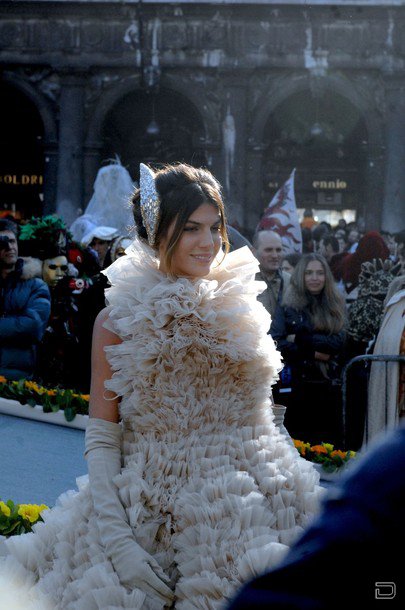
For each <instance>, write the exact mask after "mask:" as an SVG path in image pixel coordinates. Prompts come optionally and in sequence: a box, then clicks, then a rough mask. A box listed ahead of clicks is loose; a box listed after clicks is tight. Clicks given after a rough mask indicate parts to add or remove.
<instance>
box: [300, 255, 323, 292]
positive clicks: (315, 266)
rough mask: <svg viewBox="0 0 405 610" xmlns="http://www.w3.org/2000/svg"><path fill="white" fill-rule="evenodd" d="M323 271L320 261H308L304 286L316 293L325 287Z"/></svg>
mask: <svg viewBox="0 0 405 610" xmlns="http://www.w3.org/2000/svg"><path fill="white" fill-rule="evenodd" d="M325 280H326V278H325V271H324V268H323V265H322V263H321V262H320V261H310V262H309V263H308V265H307V267H306V269H305V288H306V289H307V290H308V292H309V293H310V294H313V295H316V294H319V293H321V292H322V290H323V289H324V288H325Z"/></svg>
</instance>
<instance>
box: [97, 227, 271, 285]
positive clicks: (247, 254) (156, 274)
mask: <svg viewBox="0 0 405 610" xmlns="http://www.w3.org/2000/svg"><path fill="white" fill-rule="evenodd" d="M258 270H259V263H258V261H257V259H256V258H255V257H254V255H253V254H252V252H251V250H250V248H249V247H248V246H244V247H243V248H239V249H238V250H233V251H232V252H229V253H228V254H226V255H225V257H223V254H222V252H220V253H219V255H218V256H217V258H216V260H215V261H214V262H213V265H212V268H211V271H210V273H209V274H208V275H207V276H205V277H203V278H198V279H192V278H186V277H173V276H170V275H168V274H167V273H164V272H162V271H160V270H159V259H158V258H157V256H156V254H155V251H154V250H153V249H152V248H151V247H150V246H148V245H147V244H144V243H143V242H141V241H140V240H139V239H138V238H135V239H134V241H133V242H132V244H131V245H130V246H129V247H128V248H127V249H126V255H125V256H122V257H120V258H118V259H117V260H116V261H115V262H114V263H112V265H110V266H109V267H108V268H107V269H105V270H103V271H102V273H104V275H106V276H107V278H108V280H109V282H110V284H111V286H118V285H119V284H120V283H121V282H122V281H125V282H126V281H127V280H129V279H130V278H131V277H133V279H134V280H138V281H139V280H140V279H141V276H143V278H148V284H149V285H150V286H151V285H152V284H157V283H164V284H173V283H177V282H180V283H182V284H190V285H194V286H196V287H197V286H199V285H200V284H204V283H209V282H212V281H215V282H216V283H217V284H218V285H221V284H223V283H224V282H226V281H227V280H229V279H233V278H235V277H240V278H241V279H243V278H246V279H247V278H248V277H249V278H254V277H255V275H256V273H257V271H258ZM259 283H260V284H261V282H258V284H259Z"/></svg>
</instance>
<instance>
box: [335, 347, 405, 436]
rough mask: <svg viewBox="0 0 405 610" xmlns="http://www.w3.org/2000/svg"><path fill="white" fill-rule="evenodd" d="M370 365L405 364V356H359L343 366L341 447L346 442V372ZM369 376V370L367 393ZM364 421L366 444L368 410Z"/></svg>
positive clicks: (368, 374)
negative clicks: (376, 363) (365, 364)
mask: <svg viewBox="0 0 405 610" xmlns="http://www.w3.org/2000/svg"><path fill="white" fill-rule="evenodd" d="M361 362H364V363H368V362H370V363H372V362H385V367H387V364H388V363H389V362H397V363H398V365H399V363H400V362H404V363H405V355H396V356H394V355H391V354H375V355H374V354H364V355H361V356H355V357H354V358H352V359H351V360H349V362H348V363H347V364H346V365H345V367H344V368H343V371H342V432H343V445H344V446H345V447H346V442H347V398H348V390H347V376H348V372H349V370H350V369H351V368H352V366H353V365H354V364H358V363H361ZM369 376H370V369H369V370H368V372H367V386H366V387H367V391H368V382H369ZM387 389H388V386H387V384H386V386H385V409H386V410H387V398H388V396H387ZM366 399H367V403H368V396H366ZM365 417H366V420H365V430H364V434H365V436H364V439H365V442H367V440H368V435H367V418H368V409H367V410H366V414H365Z"/></svg>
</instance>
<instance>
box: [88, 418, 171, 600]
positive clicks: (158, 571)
mask: <svg viewBox="0 0 405 610" xmlns="http://www.w3.org/2000/svg"><path fill="white" fill-rule="evenodd" d="M84 455H85V457H86V459H87V466H88V471H89V483H90V492H91V496H92V498H93V504H94V509H95V511H96V513H97V516H98V525H99V531H100V538H101V541H102V543H103V545H104V547H105V550H106V553H107V555H108V557H109V558H110V559H111V562H112V564H113V566H114V569H115V571H116V572H117V575H118V578H119V579H120V582H121V583H122V584H123V585H125V586H127V587H129V588H135V587H139V588H140V589H141V590H142V591H147V592H149V593H152V594H153V595H155V596H156V595H157V596H158V597H159V598H160V599H161V600H162V601H163V602H164V603H165V604H167V605H170V604H171V602H172V601H173V598H174V595H173V591H172V590H171V589H170V588H169V587H168V586H167V584H166V583H168V582H169V579H168V577H167V576H166V574H165V573H164V572H163V570H162V568H161V567H160V566H159V564H158V563H157V561H156V560H155V559H154V558H153V557H152V556H151V555H149V553H147V552H146V551H145V550H144V549H143V548H142V547H141V546H139V544H138V543H137V542H135V539H134V535H133V532H132V529H131V527H130V525H129V523H128V519H127V516H126V513H125V510H124V507H123V505H122V503H121V501H120V498H119V495H118V488H117V486H116V485H115V484H114V483H113V478H114V477H115V476H116V475H117V474H119V473H120V472H121V426H120V424H115V423H113V422H109V421H106V420H104V419H98V418H90V419H89V422H88V425H87V428H86V440H85V454H84Z"/></svg>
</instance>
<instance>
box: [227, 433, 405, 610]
mask: <svg viewBox="0 0 405 610" xmlns="http://www.w3.org/2000/svg"><path fill="white" fill-rule="evenodd" d="M358 460H359V461H358V463H357V464H356V465H355V466H354V467H353V468H352V469H350V470H349V471H348V472H347V473H346V475H345V476H344V477H342V480H341V482H340V483H338V484H336V485H335V486H333V487H332V488H330V491H329V493H328V495H327V497H326V501H325V503H324V505H323V509H322V511H321V513H320V515H319V517H317V518H316V520H315V521H314V522H313V524H312V526H311V527H309V528H308V529H307V531H306V532H305V533H304V534H303V535H302V537H301V538H300V539H299V540H298V541H297V543H296V544H295V545H294V546H293V547H292V548H291V549H290V551H289V553H288V555H287V557H286V559H285V560H284V561H283V562H282V563H281V564H280V566H279V567H278V568H276V569H274V570H272V571H271V572H268V573H266V574H264V575H263V576H260V577H258V578H257V579H255V580H253V581H252V582H250V583H248V584H247V585H246V586H245V587H244V588H242V590H241V591H240V593H239V595H238V596H237V597H236V599H235V600H234V601H233V603H232V604H231V605H230V606H229V607H228V610H242V609H248V610H259V609H260V610H264V609H267V608H269V609H271V610H273V609H283V610H285V609H287V608H289V609H300V610H303V609H310V610H315V609H322V610H330V609H332V608H333V609H335V608H336V609H339V610H344V609H348V608H350V609H351V608H353V609H361V610H363V609H364V610H368V609H369V608H378V609H380V610H381V609H382V607H383V608H386V609H392V608H400V607H401V608H404V607H405V606H404V602H405V578H404V565H405V562H404V552H405V551H404V549H405V518H404V512H405V511H404V507H405V426H402V427H401V428H399V429H397V430H396V431H395V432H392V433H389V434H388V435H387V436H384V437H382V438H380V440H379V441H378V442H377V444H376V443H374V445H372V446H371V448H370V449H369V450H368V451H367V452H366V453H365V455H363V456H362V457H359V458H358ZM394 592H395V596H394V597H392V596H393V594H394Z"/></svg>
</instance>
